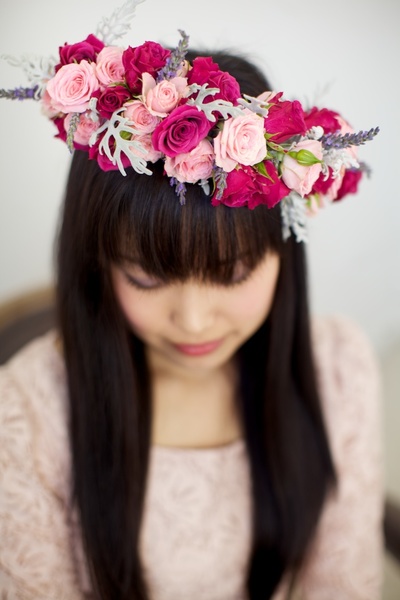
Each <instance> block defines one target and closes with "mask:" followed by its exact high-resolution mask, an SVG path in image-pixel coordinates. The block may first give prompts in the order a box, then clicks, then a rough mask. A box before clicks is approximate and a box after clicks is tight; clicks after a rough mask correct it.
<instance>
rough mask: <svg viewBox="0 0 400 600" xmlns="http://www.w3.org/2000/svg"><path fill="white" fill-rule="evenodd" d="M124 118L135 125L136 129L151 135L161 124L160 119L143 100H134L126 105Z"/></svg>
mask: <svg viewBox="0 0 400 600" xmlns="http://www.w3.org/2000/svg"><path fill="white" fill-rule="evenodd" d="M124 107H125V111H124V113H123V116H124V117H125V118H126V119H129V121H131V122H132V123H133V126H134V127H135V129H138V130H139V131H141V132H142V133H151V132H152V131H154V130H155V128H156V127H157V125H158V123H159V122H160V119H159V117H156V116H154V115H152V114H151V113H150V112H149V111H148V110H147V108H146V107H145V105H144V104H143V102H142V101H141V100H132V102H127V103H126V104H124Z"/></svg>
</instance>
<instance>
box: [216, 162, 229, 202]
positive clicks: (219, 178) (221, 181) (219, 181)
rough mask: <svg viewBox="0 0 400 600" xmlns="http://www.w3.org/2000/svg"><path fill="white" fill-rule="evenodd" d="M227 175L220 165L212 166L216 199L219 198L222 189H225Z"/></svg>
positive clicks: (222, 192) (221, 194) (222, 191)
mask: <svg viewBox="0 0 400 600" xmlns="http://www.w3.org/2000/svg"><path fill="white" fill-rule="evenodd" d="M227 177H228V173H227V172H226V171H224V170H223V169H222V168H221V167H217V166H216V165H215V167H214V182H215V187H216V190H217V193H216V195H215V199H216V200H221V198H222V196H223V194H224V190H225V189H226V186H227V183H226V178H227Z"/></svg>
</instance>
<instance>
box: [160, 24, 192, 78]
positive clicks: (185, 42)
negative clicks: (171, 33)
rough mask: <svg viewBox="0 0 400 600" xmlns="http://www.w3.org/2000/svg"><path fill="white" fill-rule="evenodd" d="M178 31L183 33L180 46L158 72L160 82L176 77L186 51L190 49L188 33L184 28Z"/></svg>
mask: <svg viewBox="0 0 400 600" xmlns="http://www.w3.org/2000/svg"><path fill="white" fill-rule="evenodd" d="M178 31H179V33H180V34H181V39H180V41H179V44H178V46H177V47H176V48H175V49H174V50H172V52H171V54H170V56H169V57H168V58H167V61H166V63H165V65H164V66H163V68H162V69H160V71H159V72H158V75H157V82H158V83H159V82H160V81H163V80H164V79H172V78H173V77H176V74H177V72H178V71H179V69H180V68H181V66H182V63H183V62H184V60H185V56H186V53H187V51H188V49H189V36H188V35H186V33H185V32H184V31H182V29H178Z"/></svg>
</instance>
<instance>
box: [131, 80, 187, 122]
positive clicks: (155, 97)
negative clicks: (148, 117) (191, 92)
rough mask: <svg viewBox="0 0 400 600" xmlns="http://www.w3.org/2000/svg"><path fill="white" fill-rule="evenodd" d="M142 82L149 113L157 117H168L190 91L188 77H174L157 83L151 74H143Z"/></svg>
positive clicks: (144, 100) (144, 99) (143, 94)
mask: <svg viewBox="0 0 400 600" xmlns="http://www.w3.org/2000/svg"><path fill="white" fill-rule="evenodd" d="M142 81H143V86H142V96H143V102H144V104H145V105H146V107H147V109H148V110H149V112H151V114H152V115H155V116H157V117H166V116H167V114H168V113H170V112H171V110H173V109H174V108H175V107H176V106H177V105H178V103H179V101H180V100H181V98H183V97H184V95H185V93H186V91H187V90H188V85H187V79H186V77H173V78H172V79H169V80H167V79H164V80H163V81H160V83H156V80H155V79H154V77H152V76H151V75H150V74H149V73H143V74H142Z"/></svg>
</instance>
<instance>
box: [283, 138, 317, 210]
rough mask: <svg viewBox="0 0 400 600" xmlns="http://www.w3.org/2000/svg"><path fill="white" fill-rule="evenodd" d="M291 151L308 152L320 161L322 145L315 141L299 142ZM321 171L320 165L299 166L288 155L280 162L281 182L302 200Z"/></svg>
mask: <svg viewBox="0 0 400 600" xmlns="http://www.w3.org/2000/svg"><path fill="white" fill-rule="evenodd" d="M293 150H294V151H295V152H298V151H299V150H309V152H311V153H312V154H314V156H315V157H316V158H317V159H318V160H322V144H321V142H318V141H317V140H304V141H303V142H299V143H298V144H296V146H295V147H294V148H293ZM321 169H322V166H321V163H316V164H314V165H311V166H309V167H308V166H304V165H300V164H299V163H298V162H297V160H296V159H295V158H292V157H291V156H289V154H285V157H284V159H283V162H282V180H283V182H284V183H285V184H286V185H287V186H288V188H290V189H291V190H294V191H295V192H297V193H298V194H300V196H301V197H302V198H304V196H306V195H307V194H309V193H310V192H311V190H312V186H313V185H314V183H315V182H316V181H317V179H318V177H319V174H320V173H321Z"/></svg>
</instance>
